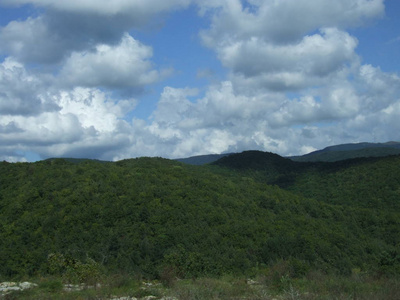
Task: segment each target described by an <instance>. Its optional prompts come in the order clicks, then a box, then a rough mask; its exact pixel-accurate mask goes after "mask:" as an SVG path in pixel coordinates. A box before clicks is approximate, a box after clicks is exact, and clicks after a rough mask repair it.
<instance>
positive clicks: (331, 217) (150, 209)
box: [0, 152, 400, 289]
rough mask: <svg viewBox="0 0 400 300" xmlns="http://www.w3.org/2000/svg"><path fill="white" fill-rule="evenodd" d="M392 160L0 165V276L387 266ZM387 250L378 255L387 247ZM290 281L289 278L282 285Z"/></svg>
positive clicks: (393, 237)
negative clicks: (195, 164) (210, 163)
mask: <svg viewBox="0 0 400 300" xmlns="http://www.w3.org/2000/svg"><path fill="white" fill-rule="evenodd" d="M399 166H400V158H399V157H397V156H394V157H387V158H379V159H378V158H374V159H363V160H352V161H343V162H340V163H334V164H328V163H324V164H323V163H299V162H293V161H290V160H288V159H283V158H281V157H279V156H277V155H273V154H266V153H262V152H247V153H244V154H242V156H240V155H239V156H236V155H231V156H227V157H224V158H222V159H221V160H220V161H219V162H218V163H217V164H216V165H209V166H191V165H185V164H182V163H179V162H176V161H171V160H167V159H161V158H139V159H130V160H123V161H119V162H98V161H90V160H82V161H68V160H64V159H53V160H47V161H41V162H37V163H15V164H9V163H5V162H3V163H0V279H10V278H22V277H29V276H47V275H54V276H55V275H57V276H58V275H59V276H63V278H64V281H71V282H86V283H87V284H91V283H94V282H96V281H98V280H100V278H101V276H103V275H106V274H115V273H124V274H140V276H144V277H146V278H160V279H163V280H164V282H165V283H166V284H171V286H172V285H174V284H175V282H174V279H175V278H176V277H179V278H192V279H193V278H199V277H202V276H211V277H216V276H221V275H224V274H254V270H256V269H257V268H259V267H260V266H264V267H265V268H268V267H270V266H273V265H276V264H277V263H278V262H282V261H283V262H285V264H286V268H287V269H285V270H286V271H285V273H284V274H280V275H279V276H278V277H276V278H277V279H279V280H280V279H281V278H282V276H286V275H287V276H290V278H293V279H296V280H297V279H300V278H302V277H304V276H306V274H307V273H308V272H309V271H310V270H315V269H318V270H321V271H322V272H325V273H331V274H342V275H349V276H350V275H351V273H352V270H353V269H360V270H361V272H376V274H379V275H380V276H386V275H387V276H397V275H398V270H399V265H400V263H399V260H398V254H397V252H395V251H396V247H398V246H399V245H400V240H399V238H400V236H399V234H398V229H399V228H400V224H399V222H400V221H399V220H400V218H399V217H400V215H399V205H400V204H399V201H398V199H399V191H400V177H399V176H400V175H399V174H400V172H398V170H399ZM385 253H387V254H388V255H386V254H385ZM285 288H286V289H289V288H290V286H286V287H285Z"/></svg>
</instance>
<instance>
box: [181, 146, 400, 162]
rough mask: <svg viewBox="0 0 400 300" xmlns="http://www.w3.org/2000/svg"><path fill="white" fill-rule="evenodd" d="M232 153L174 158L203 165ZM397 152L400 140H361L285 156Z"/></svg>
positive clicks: (305, 158) (310, 158) (335, 157)
mask: <svg viewBox="0 0 400 300" xmlns="http://www.w3.org/2000/svg"><path fill="white" fill-rule="evenodd" d="M246 152H247V151H246ZM232 154H236V153H224V154H209V155H198V156H191V157H187V158H178V159H175V160H176V161H180V162H183V163H185V164H189V165H204V164H210V163H213V162H215V161H217V160H219V159H222V158H224V157H226V156H230V155H232ZM397 154H400V142H394V141H390V142H386V143H367V142H363V143H349V144H340V145H333V146H329V147H326V148H324V149H321V150H316V151H313V152H310V153H308V154H304V155H299V156H288V157H287V158H288V159H291V160H293V161H298V162H317V161H325V162H333V161H340V160H345V159H351V158H359V157H384V156H389V155H397Z"/></svg>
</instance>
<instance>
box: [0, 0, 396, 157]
mask: <svg viewBox="0 0 400 300" xmlns="http://www.w3.org/2000/svg"><path fill="white" fill-rule="evenodd" d="M399 20H400V2H399V1H397V0H386V1H384V0H337V1H331V0H281V1H261V0H246V1H243V0H242V1H240V0H203V1H200V0H130V1H128V0H114V1H106V0H96V1H94V0H70V1H53V0H0V160H7V161H34V160H38V159H45V158H48V157H87V158H97V159H104V160H119V159H124V158H130V157H138V156H162V157H167V158H178V157H187V156H192V155H201V154H209V153H223V152H239V151H243V150H249V149H257V150H263V151H271V152H275V153H278V154H280V155H299V154H304V153H308V152H310V151H313V150H316V149H320V148H324V147H326V146H329V145H333V144H340V143H355V142H386V141H391V140H395V141H399V140H400V137H399V132H400V122H399V121H398V116H399V115H400V77H399V76H400V75H399V70H400V59H399V53H400V29H399V28H400V24H399V23H400V21H399Z"/></svg>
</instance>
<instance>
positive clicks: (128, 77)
mask: <svg viewBox="0 0 400 300" xmlns="http://www.w3.org/2000/svg"><path fill="white" fill-rule="evenodd" d="M152 55H153V51H152V49H151V47H148V46H145V45H143V44H141V43H140V42H138V41H137V40H135V39H134V38H132V37H131V36H130V35H129V34H127V33H126V34H124V36H123V38H122V40H121V42H120V44H118V45H115V46H110V45H106V44H99V45H97V46H96V48H95V50H94V51H92V52H89V51H85V52H74V53H72V54H71V56H70V57H69V58H68V59H67V60H66V62H65V64H64V66H63V68H62V70H61V72H60V81H62V82H67V83H69V84H71V85H73V86H76V85H81V86H88V87H97V86H103V87H108V88H124V87H142V86H145V85H148V84H152V83H154V82H156V81H158V80H160V79H161V78H162V77H163V76H165V75H167V74H168V73H169V71H168V70H164V71H161V72H158V71H156V70H154V69H153V65H152V63H151V61H150V60H149V59H150V58H151V56H152Z"/></svg>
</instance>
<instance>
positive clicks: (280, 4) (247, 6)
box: [199, 0, 385, 48]
mask: <svg viewBox="0 0 400 300" xmlns="http://www.w3.org/2000/svg"><path fill="white" fill-rule="evenodd" d="M199 2H200V1H199ZM243 4H244V5H243ZM199 5H200V6H201V8H202V11H203V13H204V12H206V11H211V14H213V17H212V24H211V26H210V29H209V30H208V31H204V32H202V37H203V39H204V42H205V43H206V44H207V45H209V46H210V47H212V48H215V47H217V45H221V44H224V43H225V42H227V41H229V40H230V39H235V40H242V39H247V38H249V37H260V38H262V39H264V40H265V41H268V42H271V43H274V44H281V43H292V42H296V41H299V40H300V39H302V37H303V36H304V35H306V34H308V33H310V32H312V31H314V30H316V29H319V28H323V27H339V28H348V27H352V26H358V25H361V24H363V23H365V22H366V21H368V19H372V18H376V17H381V16H383V14H384V8H385V7H384V4H383V0H337V1H330V0H284V1H246V2H242V1H240V0H229V1H201V2H200V3H199Z"/></svg>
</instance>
